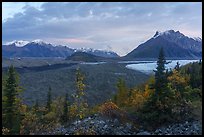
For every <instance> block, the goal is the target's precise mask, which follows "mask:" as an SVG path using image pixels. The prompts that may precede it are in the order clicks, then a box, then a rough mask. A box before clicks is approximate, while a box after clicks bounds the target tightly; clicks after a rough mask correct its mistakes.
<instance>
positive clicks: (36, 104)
mask: <svg viewBox="0 0 204 137" xmlns="http://www.w3.org/2000/svg"><path fill="white" fill-rule="evenodd" d="M38 109H39V104H38V99H36V101H35V105H34V111H35V112H36V111H38Z"/></svg>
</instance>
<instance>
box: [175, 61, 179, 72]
mask: <svg viewBox="0 0 204 137" xmlns="http://www.w3.org/2000/svg"><path fill="white" fill-rule="evenodd" d="M174 69H175V70H177V71H179V70H180V64H179V62H177V63H176V66H175V68H174Z"/></svg>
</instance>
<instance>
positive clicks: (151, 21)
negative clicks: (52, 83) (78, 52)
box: [2, 2, 202, 55]
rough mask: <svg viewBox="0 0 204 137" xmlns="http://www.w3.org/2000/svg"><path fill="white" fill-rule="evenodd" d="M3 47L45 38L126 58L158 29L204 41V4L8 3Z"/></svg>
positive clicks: (5, 14)
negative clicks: (171, 30)
mask: <svg viewBox="0 0 204 137" xmlns="http://www.w3.org/2000/svg"><path fill="white" fill-rule="evenodd" d="M2 27H3V30H2V31H3V43H5V42H8V41H12V40H34V39H42V40H44V41H47V42H50V43H54V44H66V45H68V46H70V47H73V48H79V47H90V48H95V49H106V50H113V51H115V52H117V53H118V54H119V55H125V54H126V53H128V52H130V51H131V50H133V49H134V48H136V47H137V46H138V45H139V44H141V43H143V42H145V41H146V40H148V39H149V38H151V37H152V36H153V35H154V34H155V32H156V31H157V30H159V31H165V30H169V29H174V30H175V31H177V30H178V31H180V32H181V33H183V34H184V35H187V36H190V37H200V38H202V3H201V2H185V3H182V2H162V3H161V2H153V3H151V2H144V3H143V2H108V3H105V2H102V3H101V2H87V3H86V2H59V3H57V2H49V3H42V2H41V3H40V2H3V3H2Z"/></svg>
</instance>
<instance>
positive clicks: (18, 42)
mask: <svg viewBox="0 0 204 137" xmlns="http://www.w3.org/2000/svg"><path fill="white" fill-rule="evenodd" d="M28 43H29V41H25V40H19V41H17V40H14V41H11V42H7V43H6V44H5V45H13V46H16V47H23V46H25V45H26V44H28Z"/></svg>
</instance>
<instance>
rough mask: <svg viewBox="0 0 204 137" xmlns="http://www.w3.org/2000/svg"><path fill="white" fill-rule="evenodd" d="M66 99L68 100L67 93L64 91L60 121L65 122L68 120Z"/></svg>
mask: <svg viewBox="0 0 204 137" xmlns="http://www.w3.org/2000/svg"><path fill="white" fill-rule="evenodd" d="M67 100H68V94H67V93H66V96H65V100H64V108H63V115H62V123H66V122H67V121H68V102H67Z"/></svg>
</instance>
